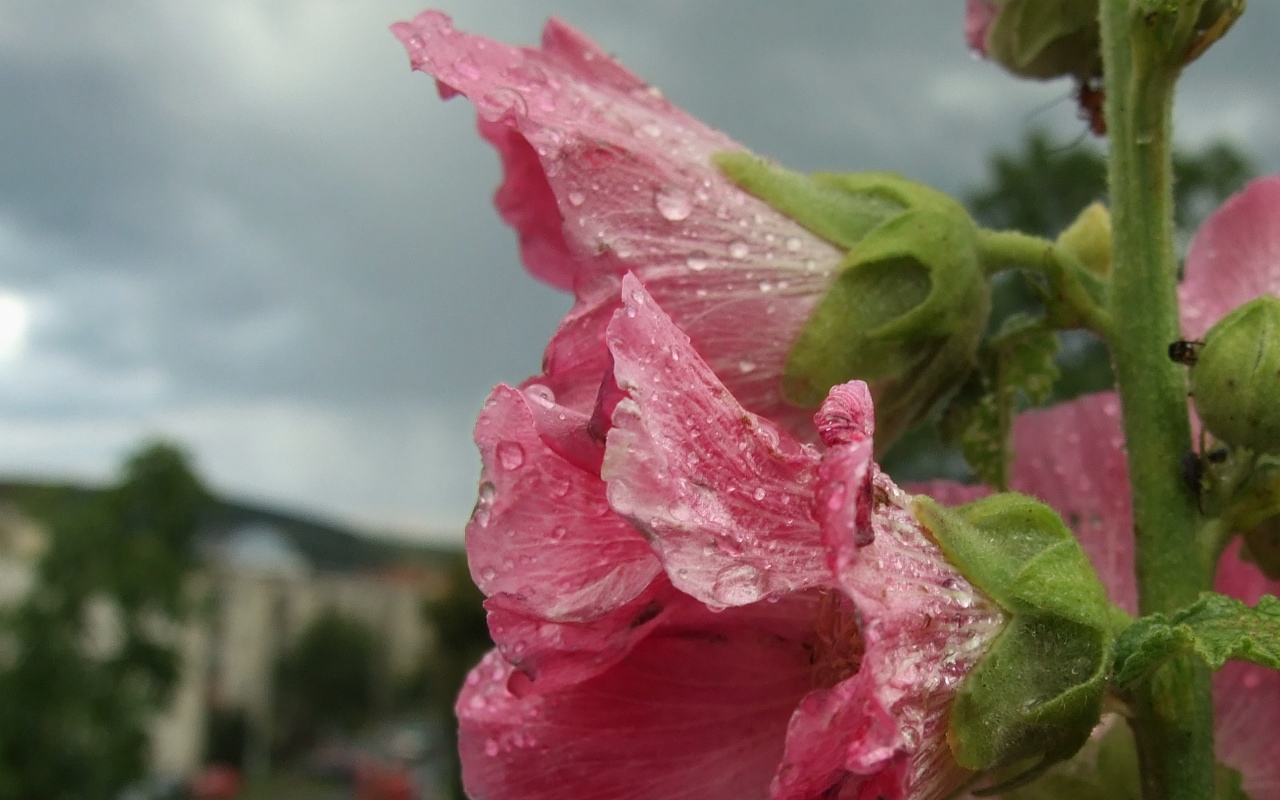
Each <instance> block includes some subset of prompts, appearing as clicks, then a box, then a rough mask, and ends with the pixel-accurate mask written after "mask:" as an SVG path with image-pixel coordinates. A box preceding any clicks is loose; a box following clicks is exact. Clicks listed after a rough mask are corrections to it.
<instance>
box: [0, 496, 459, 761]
mask: <svg viewBox="0 0 1280 800" xmlns="http://www.w3.org/2000/svg"><path fill="white" fill-rule="evenodd" d="M241 511H243V509H241ZM316 526H317V523H314V522H305V521H298V522H297V524H294V525H290V518H287V517H283V516H281V515H278V514H273V513H269V512H264V513H262V514H261V515H256V516H255V514H253V513H252V512H248V513H239V514H236V515H233V518H232V519H230V520H228V519H218V518H215V519H213V520H211V521H210V522H209V524H208V525H207V526H206V528H205V529H203V530H202V531H201V533H200V535H199V536H198V541H200V543H201V545H200V551H201V556H202V559H201V561H202V566H201V567H200V568H199V569H198V570H197V572H196V573H195V574H194V575H193V576H192V578H191V584H190V589H191V593H192V597H193V598H194V599H195V600H196V604H197V611H196V612H195V613H194V614H192V616H191V618H190V619H189V620H187V622H186V623H185V624H183V625H182V626H180V627H178V626H174V628H175V629H174V630H173V631H172V636H173V640H174V641H175V643H176V644H177V645H178V646H179V649H180V651H181V655H182V663H183V669H182V673H181V677H180V679H179V682H178V685H177V686H176V688H175V691H174V695H173V698H172V700H171V702H170V705H169V707H168V708H167V709H166V710H165V711H164V712H163V713H162V714H160V715H159V716H158V718H157V719H156V722H155V728H154V732H153V736H152V750H153V752H152V765H153V769H154V771H155V772H156V773H157V774H161V775H173V776H178V775H189V774H191V773H192V772H194V771H195V770H196V769H197V768H198V767H199V766H200V765H201V763H202V760H203V758H204V755H205V749H206V741H205V739H206V736H207V733H208V730H209V720H210V716H211V714H212V713H213V712H215V711H216V710H223V711H238V712H243V713H244V714H245V716H246V718H247V720H248V722H249V724H250V727H251V728H252V729H253V730H254V732H255V734H256V735H257V736H258V737H259V738H261V739H263V741H265V739H266V737H268V736H269V733H270V727H271V718H272V714H271V710H272V683H273V680H272V678H273V674H274V671H275V668H276V664H277V662H278V660H279V658H280V655H281V654H282V653H283V652H284V651H285V650H286V649H287V648H288V647H289V646H290V645H291V644H292V643H293V642H294V641H295V640H296V639H297V637H298V636H299V635H300V634H301V633H302V631H303V630H304V629H305V628H306V627H307V626H308V624H309V623H311V622H312V621H313V620H314V619H315V618H316V617H317V616H318V615H319V614H321V613H322V612H324V611H326V610H330V609H332V610H335V611H337V612H339V613H341V614H342V615H344V616H345V617H348V618H351V619H354V620H357V621H359V622H362V623H363V624H365V625H366V626H368V627H369V629H370V630H372V631H373V632H374V633H375V634H377V636H378V638H379V639H380V640H381V641H382V642H383V643H384V646H385V647H386V657H387V664H388V670H389V672H390V677H391V679H392V680H395V679H397V678H399V677H403V676H405V675H408V674H409V673H411V672H413V671H414V670H415V669H417V668H418V667H419V665H420V664H421V660H422V658H423V657H424V656H426V655H427V653H428V652H429V648H431V647H432V645H433V642H434V634H433V631H432V630H431V629H430V626H429V624H428V623H427V622H426V620H425V619H424V617H423V615H422V606H423V602H424V601H425V600H428V599H432V598H435V597H438V596H439V595H440V594H441V593H443V592H445V591H447V590H448V578H447V577H446V576H445V573H444V572H443V571H442V570H440V569H438V568H436V567H434V566H432V565H431V564H430V562H429V560H428V561H423V560H417V561H413V560H402V559H397V558H394V557H391V556H387V555H385V554H383V555H380V556H379V557H377V558H370V557H367V554H365V555H361V554H362V553H365V551H364V550H362V549H361V548H364V547H366V544H365V543H362V542H361V541H360V537H355V536H353V535H352V534H350V533H346V532H341V531H339V530H338V529H335V528H332V527H329V526H322V529H321V528H317V527H316ZM313 528H315V529H317V530H321V532H320V533H319V534H315V538H316V539H318V540H321V541H323V542H327V544H326V545H325V547H327V548H328V550H327V551H326V550H323V549H322V550H321V552H320V553H319V555H316V554H315V553H308V552H307V547H306V544H307V543H308V541H309V539H308V536H309V535H310V534H311V533H313V531H312V530H311V529H313ZM342 536H345V537H348V540H343V539H342V538H341V537H342ZM325 537H327V538H325ZM335 542H339V543H342V544H343V546H344V547H349V548H351V550H350V554H347V555H344V553H346V551H341V550H337V549H335V547H334V543H335ZM46 543H47V534H46V533H45V532H44V531H43V530H42V529H41V528H40V527H39V526H38V525H37V524H35V523H33V522H32V521H31V520H30V519H28V518H27V517H25V516H23V515H22V514H21V513H20V512H19V511H18V510H17V509H16V508H15V507H14V506H11V505H6V504H0V605H4V604H14V603H17V602H20V601H21V600H22V599H23V597H25V596H26V594H27V593H28V592H30V591H31V589H32V587H33V586H34V581H35V575H36V569H37V565H38V562H39V558H40V556H41V555H42V554H43V552H44V550H45V549H46ZM375 546H376V544H373V543H370V544H368V547H375ZM91 616H95V615H91ZM99 616H100V617H101V618H102V619H103V620H104V622H102V623H101V627H104V630H103V631H94V632H92V633H93V634H94V635H93V636H91V637H89V638H92V639H97V638H101V639H110V638H111V636H112V632H111V631H109V630H105V628H107V627H110V625H111V622H110V620H111V619H112V616H111V615H110V614H103V615H96V616H95V618H96V617H99ZM0 644H2V643H0ZM2 649H3V648H0V650H2ZM2 655H3V654H2V653H0V656H2Z"/></svg>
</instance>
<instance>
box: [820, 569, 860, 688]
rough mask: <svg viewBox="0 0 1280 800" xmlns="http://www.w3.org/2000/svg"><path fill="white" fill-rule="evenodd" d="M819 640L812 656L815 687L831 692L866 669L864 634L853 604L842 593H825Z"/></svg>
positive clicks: (822, 595)
mask: <svg viewBox="0 0 1280 800" xmlns="http://www.w3.org/2000/svg"><path fill="white" fill-rule="evenodd" d="M814 629H815V633H816V636H815V637H814V644H813V646H812V650H811V651H810V654H809V660H810V663H811V664H812V665H813V670H812V672H811V678H812V682H813V685H814V686H815V687H820V688H824V689H826V688H830V687H832V686H835V685H836V684H837V683H840V682H841V681H843V680H844V679H846V678H848V677H849V676H851V675H853V674H855V673H856V672H857V671H858V667H860V666H861V665H862V650H863V647H862V634H861V633H860V631H859V629H858V612H857V610H856V609H855V608H854V606H853V602H852V601H851V600H850V599H849V598H847V597H845V596H844V595H843V594H841V593H840V592H833V591H823V592H822V593H821V595H820V597H819V600H818V614H817V617H816V619H815V620H814Z"/></svg>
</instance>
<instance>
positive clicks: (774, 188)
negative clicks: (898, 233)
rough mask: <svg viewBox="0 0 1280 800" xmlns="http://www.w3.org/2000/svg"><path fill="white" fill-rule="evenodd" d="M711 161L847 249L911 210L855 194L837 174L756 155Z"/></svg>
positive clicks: (885, 198) (878, 194) (893, 200)
mask: <svg viewBox="0 0 1280 800" xmlns="http://www.w3.org/2000/svg"><path fill="white" fill-rule="evenodd" d="M711 161H712V163H714V164H715V165H716V167H718V168H719V169H720V171H721V172H723V173H724V174H725V176H726V177H727V178H729V179H730V180H731V181H733V182H734V183H736V184H737V185H738V186H740V187H741V188H742V189H743V190H744V191H746V192H747V193H748V194H751V195H753V196H755V197H758V198H760V199H761V200H764V201H765V202H766V203H768V204H769V205H771V206H773V207H774V208H776V209H777V210H779V211H781V212H782V213H783V214H786V215H787V216H788V217H790V218H791V219H793V220H795V221H796V222H798V223H800V224H801V225H803V226H804V227H805V228H807V229H808V230H809V231H810V232H811V233H813V234H814V235H815V236H819V237H821V238H823V239H826V240H827V241H828V242H830V243H831V244H833V245H835V246H836V247H839V248H841V249H844V250H849V249H851V248H852V247H853V246H854V245H856V244H858V242H860V241H862V239H863V237H865V236H866V235H867V234H868V233H870V232H871V231H872V230H873V229H874V228H875V227H876V226H878V225H879V224H880V223H882V222H884V221H885V220H886V219H889V218H890V217H892V216H894V215H896V214H900V213H902V212H903V211H905V210H906V208H907V203H906V202H905V201H904V200H903V199H902V197H900V196H899V195H897V194H893V193H888V192H883V191H867V192H850V191H848V190H847V189H845V188H844V187H843V186H841V185H840V184H839V183H838V182H836V181H833V180H830V178H831V177H832V176H823V175H804V174H802V173H799V172H793V171H791V170H789V169H787V168H785V167H782V166H779V165H778V164H775V163H773V162H772V161H768V160H766V159H763V158H761V157H759V156H757V155H753V154H752V153H746V152H730V153H716V154H715V155H713V156H711Z"/></svg>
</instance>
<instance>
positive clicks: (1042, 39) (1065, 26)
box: [985, 0, 1102, 80]
mask: <svg viewBox="0 0 1280 800" xmlns="http://www.w3.org/2000/svg"><path fill="white" fill-rule="evenodd" d="M997 4H998V5H999V11H998V12H996V15H995V18H994V19H993V20H992V21H991V26H990V27H989V28H988V29H987V35H986V41H985V45H986V55H987V57H988V58H990V59H991V60H993V61H996V62H997V63H999V64H1000V65H1001V66H1003V67H1004V68H1005V69H1007V70H1009V71H1010V72H1012V73H1013V74H1015V75H1020V76H1022V77H1024V78H1042V79H1048V78H1059V77H1062V76H1065V75H1070V76H1074V77H1076V78H1078V79H1081V80H1085V79H1088V78H1090V77H1092V76H1093V75H1095V74H1097V73H1098V71H1099V68H1100V66H1101V63H1102V62H1101V58H1102V57H1101V54H1100V51H1099V47H1100V44H1099V43H1100V35H1099V29H1098V0H1003V2H998V3H997Z"/></svg>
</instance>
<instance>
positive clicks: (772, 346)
mask: <svg viewBox="0 0 1280 800" xmlns="http://www.w3.org/2000/svg"><path fill="white" fill-rule="evenodd" d="M392 30H393V31H394V32H395V34H396V36H398V37H399V38H400V40H401V41H402V42H403V43H404V45H405V47H406V49H407V50H408V53H409V56H410V59H411V61H412V63H413V66H414V68H415V69H419V70H422V71H424V72H427V73H429V74H431V75H433V76H434V77H435V78H436V81H437V84H438V86H439V89H440V93H441V95H442V96H444V97H451V96H453V95H455V94H464V95H466V96H467V97H469V98H470V99H471V100H472V101H473V102H474V103H475V106H476V111H477V114H478V118H479V120H478V124H479V129H480V133H481V135H483V136H484V138H486V139H487V140H489V142H490V143H492V144H493V146H494V148H495V149H496V150H497V151H498V155H499V157H500V158H501V159H502V163H503V167H504V170H505V178H504V180H503V184H502V186H501V187H500V188H499V189H498V193H497V197H496V203H497V206H498V210H499V212H500V213H501V214H502V216H503V218H504V219H505V220H506V221H507V222H509V223H510V224H511V225H512V226H513V227H514V228H515V229H516V231H517V232H518V233H519V236H520V248H521V253H522V256H523V258H524V262H525V265H526V266H527V267H528V269H529V271H530V272H531V273H532V274H533V275H534V276H535V277H537V278H539V279H541V280H543V281H546V282H547V283H550V284H551V285H553V286H556V287H558V288H561V289H565V290H573V291H574V292H575V294H576V295H577V307H576V309H575V312H574V318H575V319H576V320H577V323H578V324H579V325H580V326H581V327H582V328H584V329H587V330H590V331H591V333H592V335H593V336H594V337H595V339H596V341H600V339H601V337H603V335H604V326H605V324H607V322H608V319H609V317H610V314H611V313H612V311H613V310H614V309H615V308H617V305H618V288H619V282H620V280H621V278H622V276H623V275H624V274H625V273H627V272H632V273H634V274H635V275H636V276H637V277H639V278H640V280H641V281H642V282H643V283H644V285H645V287H646V289H647V290H648V291H649V292H650V293H651V294H652V295H653V296H654V298H655V299H657V300H658V302H660V303H661V304H662V307H663V308H664V309H665V310H666V311H667V313H669V314H671V316H672V317H673V318H674V319H675V320H676V321H677V323H678V324H679V325H680V327H681V328H682V329H683V330H684V331H685V332H686V333H687V334H688V335H689V337H690V338H691V339H692V340H693V343H694V347H695V348H696V349H697V350H698V352H699V353H700V354H701V355H702V357H703V358H704V359H706V361H707V362H708V363H709V364H710V365H711V368H712V369H713V370H714V371H715V373H716V375H718V376H719V377H720V379H721V380H722V381H723V382H724V383H725V385H726V386H728V387H729V389H730V391H731V392H732V393H733V394H734V396H735V397H737V398H738V400H739V401H740V402H741V403H742V404H743V405H744V406H746V407H747V408H748V409H749V410H751V411H754V412H756V413H759V414H764V415H766V416H768V417H769V418H770V419H773V420H775V421H778V422H780V423H781V424H784V425H786V426H788V427H790V428H792V429H795V430H807V431H808V435H809V436H812V427H811V423H810V420H811V418H812V409H810V410H807V411H805V410H802V409H799V408H797V407H795V406H794V405H792V404H791V403H789V402H788V401H787V400H786V399H785V398H784V397H783V395H782V390H781V384H780V378H781V374H782V369H783V365H784V363H785V362H786V358H787V354H788V352H789V351H790V349H791V346H792V344H793V343H794V341H795V339H796V337H797V335H798V334H799V332H800V330H801V329H802V328H803V326H804V325H805V323H806V321H807V320H808V319H809V317H810V314H811V313H812V311H813V309H814V307H815V306H816V304H817V302H818V301H819V300H820V299H821V298H822V296H823V295H824V294H825V293H826V290H827V288H828V287H829V285H830V284H831V281H832V279H833V276H834V272H835V269H836V266H837V264H838V262H839V261H840V260H841V258H842V257H843V256H844V253H843V252H841V251H839V250H837V249H836V248H835V247H834V246H832V245H831V244H829V243H827V242H826V241H824V240H822V239H819V238H818V237H816V236H815V235H813V234H812V233H810V232H809V231H808V230H806V229H805V228H803V227H801V226H800V225H799V224H797V223H796V222H794V221H793V220H791V219H790V218H788V217H786V216H784V215H782V214H780V213H779V212H778V211H776V210H775V209H774V208H772V207H771V206H769V205H767V204H766V203H764V202H762V201H760V200H757V199H756V198H754V197H751V196H750V195H748V194H746V193H745V192H743V191H742V190H740V189H739V188H738V187H737V186H736V185H735V184H733V183H732V182H731V181H729V180H728V179H727V178H725V177H724V176H723V175H722V174H721V173H720V171H719V170H718V169H716V167H715V166H714V165H712V163H711V161H710V157H711V155H712V154H714V153H719V152H727V151H740V150H742V147H741V145H739V144H737V143H736V142H734V141H733V140H731V139H729V138H728V137H726V136H724V135H723V134H721V133H719V132H717V131H714V130H712V129H711V128H708V127H707V126H706V125H703V124H702V123H701V122H698V121H697V120H695V119H693V118H692V117H690V116H688V115H687V114H685V113H684V112H682V111H681V110H680V109H678V108H676V107H675V106H673V105H672V104H671V103H669V102H668V101H667V100H665V99H664V98H663V96H662V93H661V92H659V91H658V90H657V89H655V88H654V87H652V86H649V85H648V84H646V83H645V82H644V81H642V80H640V79H639V78H637V77H636V76H635V75H633V74H631V73H630V72H628V71H627V70H626V69H625V68H624V67H622V66H621V65H620V64H618V63H617V62H616V61H614V60H613V59H612V58H610V57H609V56H608V54H606V53H605V52H604V51H602V50H601V49H600V48H598V47H597V46H596V45H595V44H593V43H592V42H590V41H589V40H588V39H586V37H584V36H583V35H582V34H580V33H578V32H577V31H575V30H573V29H572V28H570V27H569V26H567V25H565V24H564V23H562V22H559V21H556V20H552V21H550V22H549V23H548V24H547V27H546V30H545V31H544V33H543V43H542V48H541V49H537V50H535V49H529V48H515V47H509V46H507V45H504V44H501V43H499V42H495V41H492V40H489V39H484V38H482V37H478V36H470V35H467V34H465V33H462V32H459V31H457V30H456V29H454V27H453V25H452V23H451V22H450V20H449V18H448V17H447V16H445V15H444V14H441V13H440V12H436V11H428V12H426V13H423V14H421V15H419V16H418V17H417V18H415V19H414V20H413V21H412V22H402V23H399V24H397V25H395V26H393V28H392ZM599 349H600V351H601V352H602V351H603V348H599ZM545 371H546V372H548V373H555V372H556V371H555V370H550V369H548V370H545Z"/></svg>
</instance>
